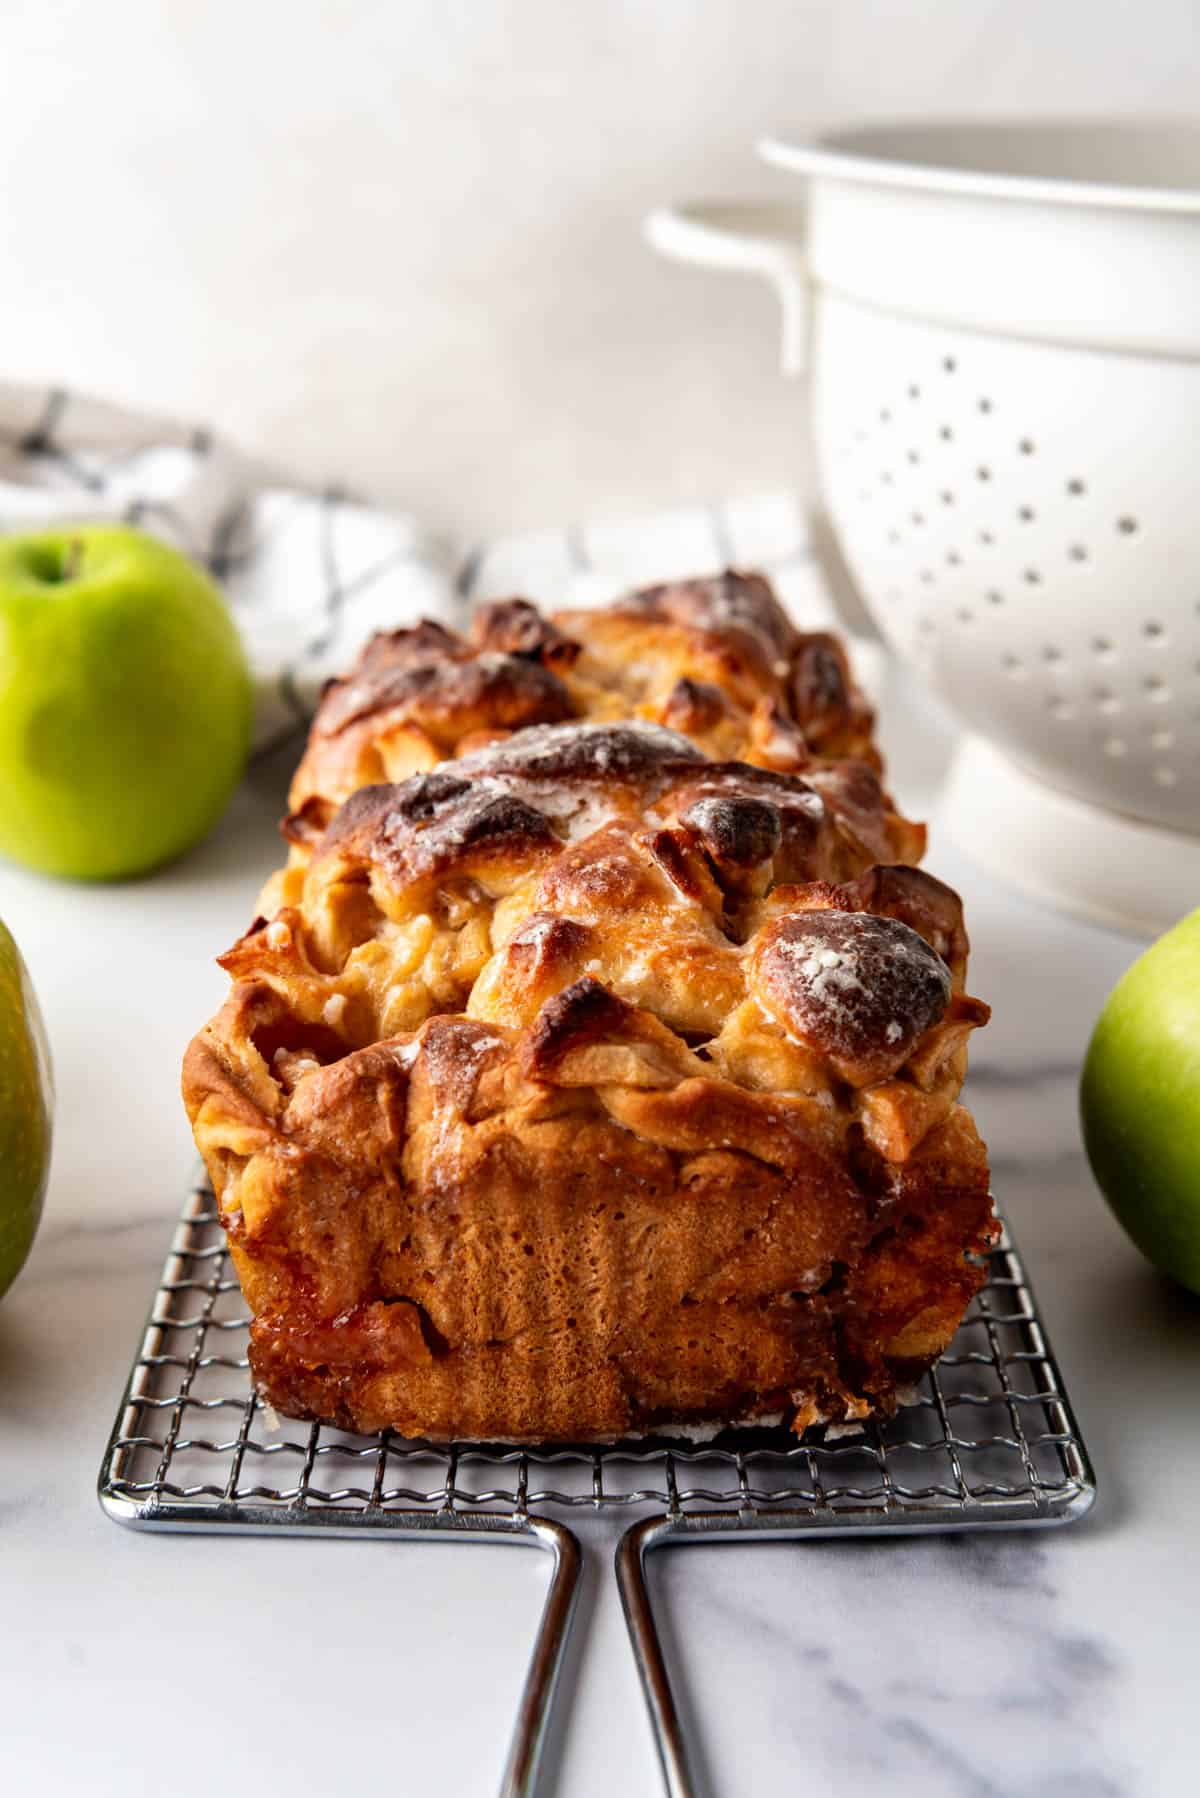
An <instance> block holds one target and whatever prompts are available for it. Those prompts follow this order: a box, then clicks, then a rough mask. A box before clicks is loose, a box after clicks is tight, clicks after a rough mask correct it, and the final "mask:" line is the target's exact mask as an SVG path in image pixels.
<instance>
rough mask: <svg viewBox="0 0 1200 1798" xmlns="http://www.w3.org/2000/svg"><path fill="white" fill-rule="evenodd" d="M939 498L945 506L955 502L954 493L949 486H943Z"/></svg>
mask: <svg viewBox="0 0 1200 1798" xmlns="http://www.w3.org/2000/svg"><path fill="white" fill-rule="evenodd" d="M938 498H939V499H940V500H941V502H942V504H943V505H944V506H952V505H953V504H954V495H953V493H951V491H950V489H949V487H943V488H942V491H941V492H940V493H939V495H938Z"/></svg>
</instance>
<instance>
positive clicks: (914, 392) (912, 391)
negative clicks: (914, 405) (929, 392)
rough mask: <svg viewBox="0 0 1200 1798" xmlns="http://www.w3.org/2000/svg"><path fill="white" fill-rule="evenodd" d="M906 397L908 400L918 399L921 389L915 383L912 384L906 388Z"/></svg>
mask: <svg viewBox="0 0 1200 1798" xmlns="http://www.w3.org/2000/svg"><path fill="white" fill-rule="evenodd" d="M908 397H909V399H910V400H919V399H920V397H921V389H920V388H919V387H917V386H916V385H913V386H912V387H910V388H909V390H908Z"/></svg>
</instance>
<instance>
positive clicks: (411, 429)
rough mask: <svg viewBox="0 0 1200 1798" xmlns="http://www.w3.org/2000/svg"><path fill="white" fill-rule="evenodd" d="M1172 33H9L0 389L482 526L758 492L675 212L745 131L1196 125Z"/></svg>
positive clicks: (763, 369)
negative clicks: (189, 434) (146, 416)
mask: <svg viewBox="0 0 1200 1798" xmlns="http://www.w3.org/2000/svg"><path fill="white" fill-rule="evenodd" d="M1196 27H1197V16H1196V8H1195V5H1194V0H1142V3H1141V4H1129V3H1127V0H907V3H904V0H807V3H805V0H703V4H699V3H697V0H593V3H591V4H570V3H566V0H473V3H468V0H353V3H352V4H348V3H347V0H338V3H336V4H334V3H332V0H330V3H328V4H322V3H320V0H237V3H236V4H235V3H234V0H105V3H104V4H102V5H101V4H97V3H96V0H8V4H6V5H5V6H4V7H3V9H2V11H0V170H2V171H3V184H4V185H3V204H2V205H0V269H2V270H3V277H4V278H3V289H2V298H0V373H7V374H9V375H13V374H16V375H30V376H35V377H38V378H50V379H58V378H62V379H65V380H68V381H71V382H75V383H77V384H83V385H86V386H90V387H93V388H98V389H100V390H101V391H102V392H104V393H106V394H108V395H109V396H111V397H115V398H122V399H133V400H136V401H138V402H140V403H142V404H145V405H149V406H153V407H167V408H171V409H175V410H180V411H183V412H184V413H186V414H189V415H191V414H195V415H203V416H206V417H207V418H209V419H210V420H211V421H213V422H216V423H219V424H223V425H225V426H226V427H232V428H234V429H235V430H236V431H237V432H238V433H240V434H241V435H242V436H243V437H244V438H245V439H247V440H248V441H249V442H250V443H251V444H253V445H255V446H257V447H259V448H263V449H266V450H267V451H269V452H272V453H273V454H274V455H276V456H278V457H281V458H283V459H284V460H286V461H287V462H288V463H289V464H291V465H292V466H294V467H298V468H299V469H301V470H302V471H303V472H305V473H306V474H307V475H309V476H311V477H313V478H316V479H319V480H322V479H336V480H341V481H346V482H351V483H354V484H356V485H358V486H359V487H361V488H362V489H363V490H364V491H366V492H368V493H372V494H375V495H379V496H388V497H391V498H395V499H399V500H401V501H408V502H410V503H412V504H415V505H417V506H419V507H420V508H421V509H422V510H423V511H424V512H425V513H426V514H428V515H430V516H432V517H435V518H437V519H438V520H439V521H443V522H444V521H447V520H449V521H453V522H455V523H462V522H463V521H464V518H466V519H468V520H469V525H470V527H471V528H474V529H479V528H484V529H495V528H498V527H502V526H504V525H505V524H510V523H511V524H540V523H544V522H557V521H559V520H561V519H563V518H565V517H569V516H572V515H579V514H583V515H588V516H592V517H595V516H597V515H602V514H604V513H606V512H609V513H621V512H639V511H643V510H652V509H654V508H656V507H659V506H662V505H663V504H665V503H668V502H670V501H672V500H674V499H677V498H682V497H691V498H698V497H707V496H709V495H712V494H717V493H721V494H728V493H734V492H747V491H754V490H757V489H760V488H763V487H777V486H778V485H780V484H781V482H782V481H783V480H784V479H786V478H787V475H788V473H789V470H790V469H791V468H792V458H793V456H794V454H795V453H796V452H795V447H794V444H793V436H794V434H795V433H794V416H793V411H792V408H791V406H790V405H789V404H788V400H789V398H790V395H788V394H787V392H786V390H785V389H784V388H783V386H782V384H781V383H778V382H777V381H776V378H775V372H774V371H775V360H774V357H775V345H774V324H775V321H774V318H773V301H772V300H771V298H770V296H769V294H767V293H766V292H765V291H763V292H759V291H756V290H755V288H754V287H752V286H750V285H744V284H742V283H740V282H736V281H733V280H731V279H730V278H728V277H712V276H704V275H700V274H696V273H693V272H690V271H685V270H680V269H676V268H671V267H667V266H665V265H662V264H660V263H658V262H657V261H656V259H655V258H654V257H653V256H652V255H651V253H650V252H649V251H647V250H646V249H645V248H644V247H643V245H642V243H641V241H640V238H639V234H638V226H639V221H640V218H641V216H642V214H643V213H644V212H645V211H646V210H647V208H649V207H650V206H651V205H653V204H655V203H656V202H658V201H661V200H663V199H667V198H672V197H683V196H687V195H689V194H691V195H695V194H700V195H722V196H732V195H738V194H741V193H744V192H758V193H762V194H769V193H772V192H787V191H788V188H787V183H786V179H785V177H783V176H780V175H774V174H771V173H770V172H768V171H767V170H766V169H760V168H759V167H758V166H757V165H756V162H755V159H754V156H753V152H752V145H753V142H754V140H755V138H756V136H758V135H759V134H760V133H762V132H763V131H764V130H766V129H771V128H783V129H787V130H791V131H795V132H797V133H800V132H805V131H808V130H811V129H815V128H819V127H820V126H822V125H829V124H831V123H833V122H836V121H842V120H845V119H851V118H864V117H869V116H880V115H884V116H888V115H902V114H916V113H925V112H935V111H936V112H942V113H975V112H981V111H987V112H1031V111H1038V110H1040V111H1043V112H1044V111H1047V110H1056V109H1057V110H1069V111H1091V112H1107V111H1113V110H1118V111H1119V110H1149V111H1154V112H1164V111H1171V110H1174V111H1177V112H1187V111H1189V110H1192V109H1194V106H1195V101H1196V95H1197V91H1198V88H1197V76H1198V63H1197V53H1196V48H1195V45H1196V40H1197V36H1198V35H1200V34H1198V33H1197V29H1196Z"/></svg>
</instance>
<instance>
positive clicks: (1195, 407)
mask: <svg viewBox="0 0 1200 1798" xmlns="http://www.w3.org/2000/svg"><path fill="white" fill-rule="evenodd" d="M761 150H762V153H763V155H764V156H765V157H766V158H767V160H768V161H770V162H772V163H774V164H776V165H777V166H779V167H782V168H785V169H788V170H791V171H794V172H795V173H797V174H798V175H800V176H802V177H803V178H804V180H805V183H806V187H807V207H806V208H805V209H804V210H803V211H800V210H797V209H796V208H773V207H761V206H758V207H740V208H739V207H730V206H684V207H674V208H671V209H669V210H667V211H663V212H659V213H656V214H654V215H653V216H652V218H651V219H650V220H649V221H648V232H649V235H650V237H651V239H652V241H653V242H654V243H655V245H656V246H657V247H658V248H659V249H661V250H663V251H664V252H666V253H667V254H670V255H673V256H675V257H678V258H682V259H684V260H688V261H693V262H700V263H704V264H706V265H708V266H717V267H734V268H740V269H749V270H752V271H755V272H758V273H760V274H765V275H767V276H768V277H769V278H770V279H771V280H772V281H773V282H774V283H775V285H776V287H777V288H778V290H779V292H780V295H781V298H782V300H783V305H784V327H785V330H784V349H785V365H786V366H787V367H788V368H789V369H791V370H795V369H796V368H797V367H799V366H802V365H803V363H804V361H805V360H807V361H808V362H809V364H810V366H811V370H812V383H811V408H810V417H811V426H812V436H813V441H814V445H815V450H816V462H817V468H818V474H819V478H820V482H821V487H822V492H823V497H824V502H825V505H826V507H827V509H828V511H829V514H830V516H831V518H832V520H833V523H834V526H835V528H836V531H837V534H838V537H839V539H840V543H841V547H842V550H843V553H844V555H845V558H846V561H847V563H848V564H849V567H850V569H851V572H852V574H853V575H854V577H855V580H856V582H857V584H858V587H859V590H860V592H861V594H862V596H863V598H864V600H865V602H866V604H867V605H868V607H869V609H870V611H871V613H872V614H873V616H874V618H875V620H876V622H877V623H878V625H879V628H880V629H881V631H882V632H883V633H884V634H885V636H886V637H888V638H889V639H890V641H891V642H892V643H893V644H894V645H895V647H896V648H897V649H898V650H899V651H900V653H901V654H902V655H904V656H905V657H906V658H908V659H909V660H910V661H912V662H913V663H914V664H915V665H916V666H917V667H918V668H919V669H920V670H921V671H922V672H923V673H924V675H925V676H926V677H927V678H928V680H929V681H930V682H931V684H932V685H933V686H934V687H935V688H936V689H937V691H938V692H939V694H940V695H941V696H942V698H943V699H945V700H946V701H947V702H948V703H949V704H950V706H951V707H952V708H953V709H954V710H955V711H956V712H957V714H958V716H959V718H960V719H961V720H962V722H963V724H964V726H965V727H966V732H967V734H966V736H965V737H964V739H963V742H962V745H961V747H960V750H959V752H958V756H957V759H956V763H955V767H954V769H953V771H952V775H951V779H950V783H949V788H948V792H947V795H946V799H945V805H944V810H943V822H944V823H945V825H946V827H947V828H948V829H950V830H951V831H952V832H953V834H954V835H955V836H956V837H957V839H958V840H959V841H960V842H962V843H963V845H964V846H965V847H966V848H967V849H969V850H970V851H972V852H973V853H974V854H975V855H976V857H977V858H979V859H981V860H982V861H984V862H985V863H987V864H990V865H992V866H993V867H995V868H997V869H998V870H1000V871H1002V872H1004V873H1006V874H1007V875H1008V876H1009V877H1010V878H1013V879H1015V880H1017V881H1018V882H1020V883H1021V884H1023V885H1025V886H1027V887H1029V888H1031V889H1033V890H1036V891H1038V892H1041V893H1043V894H1045V895H1048V896H1050V897H1053V898H1056V899H1058V900H1060V901H1061V902H1062V903H1064V904H1067V905H1069V906H1071V907H1073V908H1074V909H1076V910H1079V911H1083V912H1088V913H1091V914H1092V915H1096V916H1100V917H1103V918H1106V919H1109V920H1111V921H1115V922H1118V923H1120V924H1124V925H1127V926H1132V927H1133V928H1137V929H1147V930H1157V929H1160V928H1162V927H1164V926H1165V925H1166V924H1168V923H1170V922H1171V921H1172V920H1173V919H1174V918H1175V917H1177V916H1179V915H1180V914H1181V913H1182V912H1184V911H1186V910H1188V909H1190V908H1191V907H1192V906H1194V905H1196V904H1198V903H1200V441H1198V439H1200V130H1197V129H1189V128H1187V127H1172V128H1162V127H1159V128H1150V127H1134V126H1084V125H1077V124H1076V125H1068V124H1061V125H1039V126H1037V127H1024V126H999V125H997V126H986V127H985V126H960V125H941V126H922V127H911V128H864V129H861V130H855V131H848V132H841V133H837V134H834V135H833V136H830V137H827V138H824V139H823V140H821V141H820V142H819V143H816V144H809V145H791V144H788V143H783V142H780V141H777V140H771V141H769V142H767V143H765V144H763V145H762V146H761Z"/></svg>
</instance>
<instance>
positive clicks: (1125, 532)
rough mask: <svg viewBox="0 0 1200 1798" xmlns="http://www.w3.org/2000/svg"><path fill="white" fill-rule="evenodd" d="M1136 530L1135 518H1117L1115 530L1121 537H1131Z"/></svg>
mask: <svg viewBox="0 0 1200 1798" xmlns="http://www.w3.org/2000/svg"><path fill="white" fill-rule="evenodd" d="M1137 528H1138V526H1137V519H1136V518H1130V517H1129V516H1128V515H1126V517H1124V518H1118V520H1117V529H1118V530H1119V531H1120V533H1121V535H1122V537H1132V535H1133V533H1134V532H1135V531H1136V530H1137Z"/></svg>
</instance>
